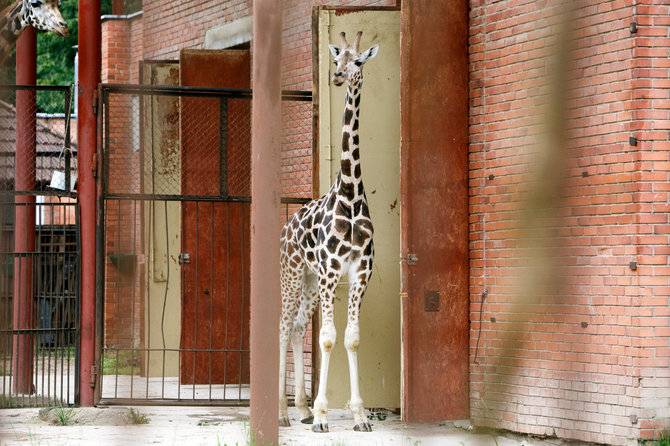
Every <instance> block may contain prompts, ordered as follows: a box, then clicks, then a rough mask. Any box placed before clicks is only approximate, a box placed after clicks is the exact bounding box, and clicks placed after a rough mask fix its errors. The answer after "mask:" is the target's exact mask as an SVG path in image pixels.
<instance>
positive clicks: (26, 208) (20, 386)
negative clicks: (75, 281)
mask: <svg viewBox="0 0 670 446" xmlns="http://www.w3.org/2000/svg"><path fill="white" fill-rule="evenodd" d="M16 62H17V63H16V82H17V83H20V84H27V85H35V84H36V81H37V33H36V30H35V29H34V28H32V27H28V28H27V29H25V30H24V32H23V33H22V34H21V36H20V37H19V39H18V40H17V42H16ZM35 110H36V95H35V90H31V89H28V90H27V91H19V92H17V94H16V163H15V172H14V189H15V190H18V191H22V192H31V191H34V190H35V187H36V183H35V178H36V170H37V164H36V153H37V140H36V137H37V132H36V126H37V123H36V120H35ZM33 193H34V192H33ZM15 200H16V203H17V204H21V206H16V207H15V210H14V250H15V251H17V252H34V251H35V207H34V203H35V197H34V196H30V195H24V196H17V197H16V198H15ZM32 265H33V261H32V260H31V259H30V258H25V260H23V261H18V262H15V263H14V315H13V322H14V323H13V325H12V327H13V328H31V325H32V324H31V323H30V322H29V321H32V317H29V315H30V313H31V312H32V308H33V300H34V299H33V291H34V290H33V289H32V285H33V280H32V272H33V269H32ZM33 347H34V346H33V344H32V337H31V336H30V335H25V336H23V335H20V336H17V337H15V338H14V342H13V347H12V361H13V362H14V363H15V364H14V373H13V374H12V377H13V378H12V379H13V381H14V389H15V391H16V392H17V393H22V394H26V393H27V394H30V393H31V392H32V384H33V383H32V374H33V373H32V372H33V360H32V359H33Z"/></svg>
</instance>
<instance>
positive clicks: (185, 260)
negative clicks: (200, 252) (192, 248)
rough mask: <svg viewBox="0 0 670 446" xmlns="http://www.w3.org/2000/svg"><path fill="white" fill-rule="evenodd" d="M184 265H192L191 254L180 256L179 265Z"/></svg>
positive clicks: (185, 253)
mask: <svg viewBox="0 0 670 446" xmlns="http://www.w3.org/2000/svg"><path fill="white" fill-rule="evenodd" d="M184 263H191V254H189V253H187V252H182V253H181V254H179V264H180V265H183V264H184Z"/></svg>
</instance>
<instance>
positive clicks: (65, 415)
mask: <svg viewBox="0 0 670 446" xmlns="http://www.w3.org/2000/svg"><path fill="white" fill-rule="evenodd" d="M54 411H55V413H56V422H57V423H58V424H59V425H61V426H67V425H69V424H70V421H71V420H72V415H73V413H74V407H67V408H66V407H63V405H62V404H60V403H59V404H58V405H57V406H56V407H55V408H54Z"/></svg>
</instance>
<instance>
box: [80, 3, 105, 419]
mask: <svg viewBox="0 0 670 446" xmlns="http://www.w3.org/2000/svg"><path fill="white" fill-rule="evenodd" d="M78 43H79V85H78V88H79V99H78V100H79V102H78V108H77V132H78V147H77V162H78V165H79V169H78V175H79V176H78V180H77V182H78V192H79V212H80V220H79V222H80V225H81V307H80V310H81V313H80V314H81V321H80V323H81V325H80V339H81V341H80V367H79V404H80V405H82V406H92V405H93V404H94V403H95V401H94V386H95V379H94V378H95V376H94V375H92V373H93V366H94V364H95V280H96V275H95V274H96V255H95V247H96V237H95V234H96V215H97V214H96V203H97V199H96V192H97V189H96V179H95V176H94V172H95V170H96V168H97V166H96V161H95V156H96V144H97V126H96V116H95V113H94V106H95V101H96V94H95V92H96V91H97V88H98V84H99V83H100V58H101V56H100V51H101V50H100V43H101V37H100V0H79V42H78Z"/></svg>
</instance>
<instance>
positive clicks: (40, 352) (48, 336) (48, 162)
mask: <svg viewBox="0 0 670 446" xmlns="http://www.w3.org/2000/svg"><path fill="white" fill-rule="evenodd" d="M70 98H71V90H70V87H23V86H0V407H25V406H45V405H55V404H62V405H72V404H74V403H75V402H76V395H77V391H76V388H77V387H76V386H77V373H76V371H77V367H76V364H77V360H78V354H77V330H78V315H77V311H78V307H79V304H78V302H79V300H78V296H79V285H78V279H79V264H78V258H79V236H78V234H79V230H78V228H79V225H78V221H77V214H78V212H77V203H76V178H77V169H76V167H77V162H76V154H77V149H76V147H77V146H76V138H73V139H72V140H71V136H70V110H71V101H70ZM47 100H49V101H50V102H54V101H56V102H60V103H62V104H63V108H62V113H59V114H44V113H40V110H39V108H38V105H37V104H39V103H44V102H45V101H47Z"/></svg>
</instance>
